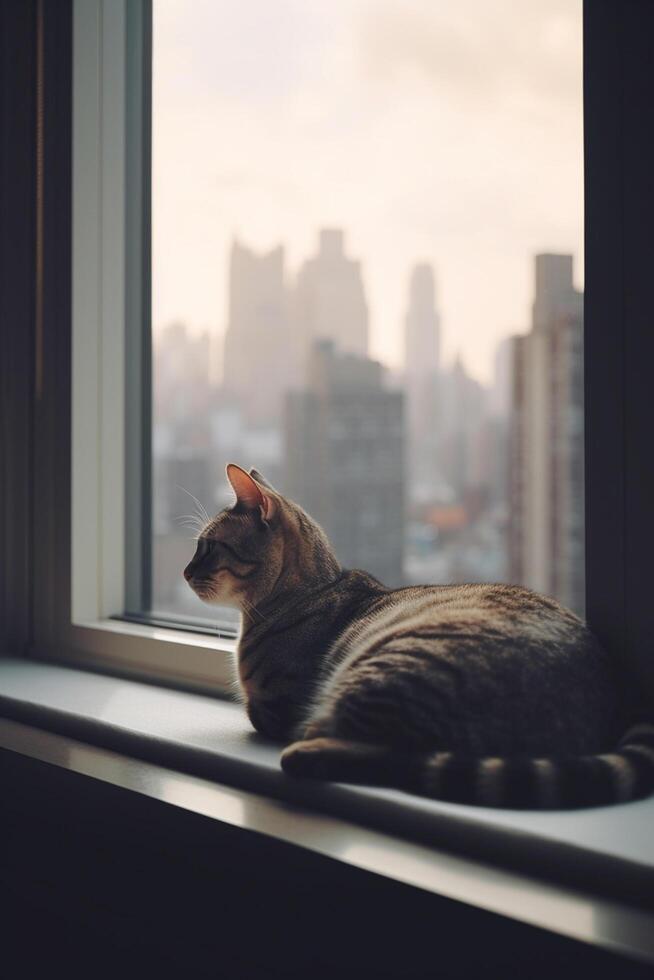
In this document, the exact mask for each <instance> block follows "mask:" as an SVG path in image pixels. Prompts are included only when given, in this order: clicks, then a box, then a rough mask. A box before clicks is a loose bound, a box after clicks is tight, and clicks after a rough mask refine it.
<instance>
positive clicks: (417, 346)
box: [404, 263, 440, 500]
mask: <svg viewBox="0 0 654 980" xmlns="http://www.w3.org/2000/svg"><path fill="white" fill-rule="evenodd" d="M404 366H405V378H406V395H407V422H408V426H407V428H408V454H407V455H408V468H409V474H410V481H409V492H410V497H411V499H412V500H419V499H421V498H424V497H426V496H428V495H429V494H430V493H433V489H434V487H435V486H436V484H437V483H438V479H439V467H438V457H439V443H440V438H439V436H440V429H439V422H440V412H439V408H438V404H437V397H438V375H439V368H440V317H439V315H438V312H437V310H436V304H435V288H434V273H433V271H432V268H431V266H429V265H427V264H426V263H419V264H417V265H415V266H414V267H413V270H412V272H411V278H410V280H409V303H408V310H407V314H406V318H405V325H404Z"/></svg>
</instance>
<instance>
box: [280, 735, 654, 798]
mask: <svg viewBox="0 0 654 980" xmlns="http://www.w3.org/2000/svg"><path fill="white" fill-rule="evenodd" d="M281 763H282V769H283V770H284V772H287V773H289V774H290V775H292V776H300V777H306V778H309V779H323V780H331V781H335V782H346V783H364V784H368V785H375V786H390V787H395V788H397V789H403V790H406V791H408V792H410V793H417V794H418V795H420V796H428V797H431V798H432V799H438V800H447V801H449V802H451V803H467V804H470V805H475V806H494V807H506V808H508V809H521V810H559V809H560V810H569V809H575V808H578V807H590V806H604V805H606V804H609V803H626V802H628V801H629V800H637V799H641V798H642V797H645V796H649V795H650V794H651V793H654V724H649V723H642V724H638V725H634V726H633V727H632V728H630V729H629V730H628V731H627V733H626V734H625V735H624V737H623V738H622V739H621V740H620V743H619V744H618V746H617V748H616V749H615V751H614V752H609V753H606V754H604V755H584V756H561V757H551V758H542V759H537V758H533V759H532V758H521V757H511V758H499V757H498V758H494V757H487V758H474V757H470V756H464V755H459V754H457V753H453V752H435V753H427V754H416V753H413V754H411V753H408V752H401V751H399V750H395V749H392V748H389V747H388V746H382V745H373V744H369V743H365V742H351V741H346V740H345V739H338V738H313V739H308V740H306V741H303V742H294V743H293V744H292V745H289V746H288V748H286V749H285V750H284V752H283V753H282V758H281Z"/></svg>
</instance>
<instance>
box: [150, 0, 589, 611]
mask: <svg viewBox="0 0 654 980" xmlns="http://www.w3.org/2000/svg"><path fill="white" fill-rule="evenodd" d="M153 18H154V19H153V200H152V205H153V210H152V215H153V241H152V245H153V295H152V301H153V331H154V334H153V348H154V356H153V375H154V376H153V384H154V434H153V435H154V438H153V451H154V542H153V548H154V553H153V575H154V579H153V597H154V598H153V604H154V607H155V609H156V610H157V611H159V612H161V613H165V614H168V615H173V616H175V615H176V616H199V617H205V618H206V617H207V616H209V617H210V618H211V612H212V611H211V610H209V609H208V608H207V607H206V606H204V605H202V604H201V603H200V601H199V600H198V599H196V598H195V597H194V595H193V594H192V593H191V591H190V589H189V588H188V587H187V586H186V584H185V582H184V581H183V579H182V576H181V572H182V569H183V567H184V565H185V563H186V562H187V561H188V560H189V558H190V555H191V553H192V550H193V542H192V541H191V540H190V538H191V537H192V535H193V531H192V530H191V529H189V528H188V527H187V526H186V524H188V523H191V522H190V521H189V519H188V517H185V515H192V514H193V513H194V510H195V509H196V507H197V505H196V504H195V503H194V500H193V499H192V497H191V496H190V495H193V497H195V498H197V500H198V501H199V502H200V505H201V507H203V508H206V510H207V511H208V512H209V513H214V512H215V511H216V510H218V509H220V508H221V507H223V506H225V505H226V504H228V503H229V502H230V500H231V493H230V492H229V491H228V487H227V484H226V481H225V478H224V467H225V464H226V462H228V461H234V462H237V463H240V464H241V465H243V466H245V467H248V468H249V467H250V466H254V467H256V468H257V469H258V470H259V471H260V472H262V473H263V474H264V475H265V476H266V477H267V478H268V480H269V481H270V482H271V483H272V484H273V485H275V486H276V487H277V488H278V489H279V490H280V491H282V492H283V493H285V494H288V495H289V496H291V497H292V498H293V499H295V500H297V501H298V502H299V503H301V504H302V505H303V506H304V507H305V508H306V509H307V510H308V511H309V512H310V513H311V514H312V515H313V516H314V517H316V518H317V519H318V520H319V521H320V522H321V523H322V524H323V526H324V527H325V530H326V531H327V533H328V535H329V536H330V538H331V540H332V542H333V544H334V546H335V549H336V552H337V555H338V557H339V558H340V560H341V562H342V564H343V565H345V566H346V567H361V568H365V569H367V570H368V571H370V572H372V573H373V574H375V575H377V576H378V577H379V578H380V579H381V580H382V581H384V582H385V583H386V584H388V585H392V586H398V585H402V584H410V583H418V582H457V581H485V580H487V581H513V582H520V583H524V584H527V585H529V586H532V587H533V588H536V589H538V590H539V591H542V592H545V593H549V594H552V595H554V596H556V597H558V598H559V599H560V600H561V601H563V602H564V603H565V604H566V605H569V606H571V607H572V608H574V609H575V610H577V611H578V612H582V611H583V583H584V558H583V533H584V517H583V414H582V410H583V391H582V382H583V347H582V331H583V295H582V292H581V288H582V284H581V279H582V262H583V256H582V244H583V234H582V228H583V198H582V87H581V69H582V49H581V0H556V2H554V0H530V2H529V3H524V2H522V0H460V2H459V3H457V4H456V5H452V4H450V3H448V2H445V0H429V2H424V3H422V2H416V3H411V4H406V3H403V2H402V0H374V2H373V0H340V2H337V0H323V2H315V3H301V2H297V0H280V2H278V3H274V4H271V3H268V2H264V0H258V2H255V0H241V2H239V3H238V4H235V3H231V2H230V3H227V2H219V0H195V2H194V3H193V4H188V3H182V2H179V0H154V14H153ZM217 615H218V616H219V615H220V613H217ZM227 615H228V619H229V617H230V615H231V621H232V622H233V621H234V616H233V614H229V613H228V614H227Z"/></svg>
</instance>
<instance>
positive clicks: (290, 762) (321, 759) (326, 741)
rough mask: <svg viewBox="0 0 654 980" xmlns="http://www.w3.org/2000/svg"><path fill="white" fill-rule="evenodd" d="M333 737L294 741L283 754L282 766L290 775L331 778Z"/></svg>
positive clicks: (308, 777)
mask: <svg viewBox="0 0 654 980" xmlns="http://www.w3.org/2000/svg"><path fill="white" fill-rule="evenodd" d="M332 746H333V739H330V738H312V739H307V740H305V741H301V742H293V744H292V745H289V746H288V747H287V748H285V749H284V751H283V752H282V755H281V760H280V761H281V766H282V769H283V770H284V772H285V773H287V774H288V775H289V776H297V777H299V778H303V779H331V778H332V776H331V766H330V760H331V751H330V750H331V749H332Z"/></svg>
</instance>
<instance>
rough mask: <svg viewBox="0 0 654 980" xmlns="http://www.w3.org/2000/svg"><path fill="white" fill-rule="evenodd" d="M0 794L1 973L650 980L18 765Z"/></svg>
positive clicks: (361, 875) (555, 940)
mask: <svg viewBox="0 0 654 980" xmlns="http://www.w3.org/2000/svg"><path fill="white" fill-rule="evenodd" d="M0 784H1V785H2V787H3V806H2V812H1V814H0V842H1V844H0V848H1V850H0V881H1V885H2V896H3V901H4V906H5V907H4V911H3V915H2V935H3V940H2V952H1V953H0V956H2V961H3V963H5V964H7V963H8V962H9V958H13V959H14V962H15V964H16V966H15V969H14V971H13V972H5V971H3V976H7V977H14V976H15V977H18V976H20V977H21V978H31V977H36V976H41V975H44V974H46V973H47V974H48V975H55V974H59V975H63V976H66V977H77V976H79V977H96V976H103V975H107V976H113V977H140V976H142V977H148V978H149V977H156V976H160V975H171V976H172V975H175V976H184V977H196V976H201V977H205V976H206V977H229V978H237V980H238V978H241V977H244V978H250V977H252V978H259V977H261V978H264V977H266V978H267V977H292V976H302V977H306V978H314V977H323V976H331V977H398V978H399V977H401V978H411V977H445V978H449V977H471V978H477V977H484V978H492V977H498V978H499V977H502V978H503V980H504V978H507V977H512V976H515V977H522V976H524V977H527V976H528V977H530V978H540V977H542V978H546V977H547V978H548V980H550V978H551V977H552V976H555V975H556V976H559V977H568V976H581V975H582V974H583V973H584V971H592V975H593V976H594V977H596V978H599V977H617V976H619V977H620V978H621V980H622V978H624V980H630V978H632V977H633V978H638V977H645V976H650V975H651V970H645V969H644V968H643V967H641V966H639V965H638V964H636V963H632V962H630V961H627V960H618V959H617V958H615V957H613V956H611V955H609V954H607V953H604V952H602V951H599V950H597V949H594V948H591V947H589V946H584V945H583V944H580V943H576V942H573V941H571V940H567V939H562V938H560V937H556V936H553V935H551V934H548V933H545V932H541V931H540V930H537V929H534V928H532V927H529V926H522V925H520V924H518V923H515V922H513V921H510V920H508V919H503V918H501V917H499V916H495V915H492V914H490V913H486V912H482V911H479V910H476V909H472V908H470V907H467V906H464V905H461V904H459V903H457V902H451V901H447V900H445V899H442V898H439V897H438V896H435V895H432V894H429V893H427V892H421V891H419V890H417V889H414V888H410V887H408V886H406V885H401V884H397V883H395V882H392V881H390V880H388V879H386V878H382V877H380V876H378V875H373V874H370V873H367V872H364V871H360V870H357V869H353V868H349V867H347V866H346V865H342V864H340V863H338V862H336V861H332V860H330V859H327V858H324V857H321V856H318V855H315V854H313V853H312V852H310V851H307V850H303V849H301V848H297V847H293V846H291V845H289V844H284V843H278V842H275V841H272V840H271V839H268V838H266V837H263V836H262V835H259V834H253V833H248V832H245V831H241V830H238V829H235V828H233V827H229V826H227V825H224V824H220V823H218V822H217V821H215V820H211V819H209V818H205V817H201V816H198V815H196V814H192V813H189V812H186V811H183V810H180V809H179V808H176V807H173V806H170V805H168V804H163V803H160V802H158V801H156V800H152V799H149V798H147V797H142V796H139V795H138V794H135V793H131V792H129V791H126V790H123V789H117V788H115V787H113V786H110V785H108V784H106V783H100V782H97V781H95V780H92V779H89V778H88V777H84V776H80V775H77V774H75V773H71V772H69V771H66V770H62V769H59V768H57V767H54V766H50V765H46V764H44V763H40V762H36V761H34V760H30V759H27V758H25V757H22V756H19V755H17V754H14V753H11V752H0ZM589 975H591V974H589Z"/></svg>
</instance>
